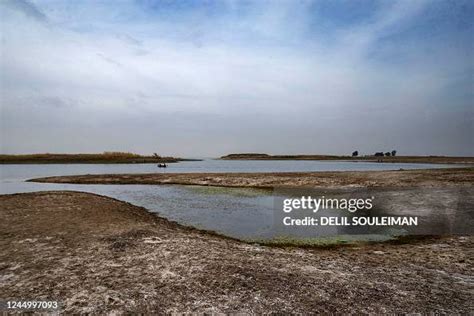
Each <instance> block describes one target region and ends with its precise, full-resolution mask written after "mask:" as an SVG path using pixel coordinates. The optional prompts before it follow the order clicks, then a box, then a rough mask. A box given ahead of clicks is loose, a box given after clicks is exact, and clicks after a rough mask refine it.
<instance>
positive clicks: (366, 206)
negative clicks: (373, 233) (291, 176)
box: [283, 196, 418, 226]
mask: <svg viewBox="0 0 474 316" xmlns="http://www.w3.org/2000/svg"><path fill="white" fill-rule="evenodd" d="M374 199H375V198H374V197H373V196H372V197H370V198H350V199H347V198H326V197H325V196H322V197H319V198H313V197H312V196H301V197H299V198H286V199H284V200H283V212H284V213H286V214H287V216H284V217H283V224H284V225H285V226H417V225H418V217H417V216H350V217H348V216H340V214H339V215H338V216H318V217H315V216H304V217H303V218H301V217H298V218H294V217H292V216H291V213H293V212H295V211H301V210H304V211H311V212H312V213H313V214H316V213H317V212H318V211H320V210H338V211H346V212H348V213H355V212H357V211H360V210H365V211H369V210H371V209H372V208H373V207H374ZM293 214H294V213H293ZM299 215H300V214H299Z"/></svg>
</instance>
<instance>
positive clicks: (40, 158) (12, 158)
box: [0, 152, 199, 165]
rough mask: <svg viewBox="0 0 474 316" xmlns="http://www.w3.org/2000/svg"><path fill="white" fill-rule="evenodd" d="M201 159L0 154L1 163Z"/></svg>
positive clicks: (94, 162) (114, 162) (123, 154)
mask: <svg viewBox="0 0 474 316" xmlns="http://www.w3.org/2000/svg"><path fill="white" fill-rule="evenodd" d="M180 161H199V159H184V158H177V157H161V156H143V155H138V154H133V153H122V152H104V153H101V154H50V153H46V154H30V155H0V164H4V165H5V164H127V163H175V162H180Z"/></svg>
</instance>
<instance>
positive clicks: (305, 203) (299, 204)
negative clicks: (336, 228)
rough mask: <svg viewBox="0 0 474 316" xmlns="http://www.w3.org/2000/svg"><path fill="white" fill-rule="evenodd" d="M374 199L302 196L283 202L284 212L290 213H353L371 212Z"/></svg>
mask: <svg viewBox="0 0 474 316" xmlns="http://www.w3.org/2000/svg"><path fill="white" fill-rule="evenodd" d="M373 200H374V197H373V196H372V197H370V198H366V199H355V198H352V199H346V198H341V199H335V198H326V197H324V196H323V197H321V198H312V197H311V196H302V197H301V198H287V199H284V200H283V211H284V212H285V213H290V212H292V211H293V210H299V209H303V210H312V211H313V212H314V213H316V212H318V211H319V210H328V209H339V210H347V211H349V212H351V213H353V212H356V211H357V210H361V209H366V210H370V209H372V207H373Z"/></svg>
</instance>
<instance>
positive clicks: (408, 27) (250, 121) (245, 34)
mask: <svg viewBox="0 0 474 316" xmlns="http://www.w3.org/2000/svg"><path fill="white" fill-rule="evenodd" d="M0 11H1V16H0V18H1V24H0V31H1V38H0V40H1V55H0V67H1V74H0V76H1V78H0V79H1V82H0V84H1V85H0V93H1V99H0V102H1V112H0V114H1V138H0V140H1V151H2V153H33V152H72V153H77V152H102V151H133V152H138V153H145V154H148V153H153V152H158V153H160V154H162V155H175V156H184V157H214V156H220V155H223V154H227V153H235V152H265V153H273V154H286V153H289V154H292V153H293V154H294V153H320V154H348V153H350V152H352V151H353V150H356V149H358V150H359V152H361V153H373V152H374V151H382V150H383V151H387V150H392V149H397V150H398V152H399V153H400V154H417V155H421V154H431V155H471V156H472V155H474V53H473V50H474V28H473V21H474V1H472V0H467V1H461V0H459V1H438V0H429V1H422V0H407V1H369V0H366V1H358V0H351V1H337V0H336V1H329V0H327V1H296V0H294V1H290V0H288V1H263V0H258V1H250V2H249V1H225V0H220V1H204V0H203V1H195V0H190V1H171V0H170V1H146V0H145V1H26V0H1V1H0Z"/></svg>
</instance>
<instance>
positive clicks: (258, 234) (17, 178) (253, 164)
mask: <svg viewBox="0 0 474 316" xmlns="http://www.w3.org/2000/svg"><path fill="white" fill-rule="evenodd" d="M169 166H170V167H169V168H167V169H166V170H163V169H158V168H157V167H156V165H154V164H119V165H97V164H67V165H56V164H55V165H1V166H0V170H1V182H0V194H10V193H20V192H35V191H47V190H73V191H82V192H91V193H96V194H100V195H105V196H109V197H112V198H116V199H119V200H123V201H126V202H130V203H132V204H134V205H138V206H142V207H145V208H147V209H149V210H150V211H152V212H156V213H158V214H159V215H161V216H163V217H165V218H168V219H170V220H174V221H177V222H179V223H181V224H184V225H191V226H194V227H197V228H201V229H206V230H214V231H217V232H219V233H222V234H225V235H228V236H232V237H236V238H245V239H269V238H273V237H276V236H279V232H278V231H275V229H274V228H275V227H274V222H273V214H274V202H275V199H274V196H273V194H272V192H271V191H268V190H260V189H248V188H219V187H201V186H178V185H160V186H158V185H76V184H49V183H32V182H25V180H27V179H31V178H36V177H45V176H53V175H73V174H101V173H150V172H276V171H279V172H284V171H294V172H296V171H336V170H337V171H341V170H389V169H399V168H403V169H415V168H440V167H446V166H443V165H431V164H399V163H394V164H381V163H367V162H359V163H355V162H345V161H338V162H335V161H221V160H204V161H196V162H181V163H177V164H170V165H169ZM334 233H335V234H336V235H342V234H344V231H335V232H334ZM315 236H318V233H317V232H315V231H314V230H312V231H311V230H306V231H303V232H302V233H301V232H298V233H295V237H296V238H307V237H315Z"/></svg>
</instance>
